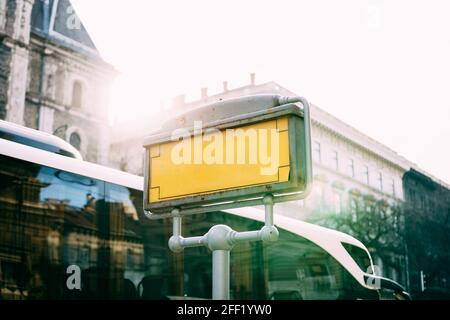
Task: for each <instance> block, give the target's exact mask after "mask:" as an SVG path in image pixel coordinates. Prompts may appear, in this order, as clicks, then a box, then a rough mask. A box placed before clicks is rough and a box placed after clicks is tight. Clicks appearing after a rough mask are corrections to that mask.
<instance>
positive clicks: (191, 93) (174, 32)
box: [71, 0, 450, 184]
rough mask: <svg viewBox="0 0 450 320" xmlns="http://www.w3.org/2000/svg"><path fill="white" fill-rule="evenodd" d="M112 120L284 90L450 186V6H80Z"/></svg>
mask: <svg viewBox="0 0 450 320" xmlns="http://www.w3.org/2000/svg"><path fill="white" fill-rule="evenodd" d="M71 2H72V4H73V6H74V8H75V10H76V11H77V12H78V15H79V16H80V18H81V20H82V22H83V24H84V25H85V27H86V28H87V30H88V32H89V33H90V35H91V37H92V39H93V41H94V42H95V44H96V46H97V48H98V49H99V51H100V54H101V55H102V57H103V58H104V59H105V60H106V61H108V62H109V63H111V64H113V65H114V66H115V67H116V69H117V70H118V71H119V72H120V74H119V76H118V77H117V78H116V80H115V82H114V85H113V89H112V93H111V98H110V100H111V102H110V108H111V114H112V118H113V119H115V121H125V120H128V119H133V118H136V117H139V116H145V115H146V116H148V115H151V114H152V113H155V112H157V111H158V110H160V108H161V106H163V107H164V106H168V105H170V101H171V99H172V98H173V97H174V96H176V95H179V94H185V95H186V99H187V100H188V101H189V100H197V99H198V98H199V97H200V88H202V87H208V93H209V94H214V93H218V92H220V91H221V88H222V82H223V81H225V80H226V81H228V86H229V88H230V89H232V88H236V87H240V86H242V85H246V84H248V83H249V74H250V73H255V74H256V83H264V82H267V81H275V82H277V83H279V84H280V85H282V86H283V87H285V88H287V89H289V90H291V91H293V92H295V93H298V94H300V95H302V96H304V97H306V98H307V99H308V100H309V101H310V102H312V103H313V104H315V105H317V106H319V107H320V108H322V109H324V110H326V111H327V112H329V113H331V114H333V115H334V116H336V117H337V118H339V119H341V120H343V121H344V122H346V123H348V124H349V125H351V126H353V127H355V128H356V129H358V130H360V131H362V132H363V133H365V134H366V135H368V136H370V137H372V138H374V139H376V140H378V141H379V142H381V143H383V144H385V145H386V146H388V147H389V148H391V149H393V150H394V151H396V152H398V153H399V154H400V155H402V156H404V157H405V158H407V159H408V160H410V161H412V162H414V163H416V164H417V165H418V166H419V167H421V168H422V169H424V170H425V171H427V172H429V173H430V174H432V175H434V176H436V177H437V178H439V179H441V180H443V181H445V182H446V183H448V184H450V148H449V147H450V142H449V140H450V90H449V89H450V1H447V0H440V1H439V0H428V1H425V0H423V1H413V0H409V1H408V0H403V1H402V0H390V1H388V0H385V1H383V0H341V1H332V0H314V1H313V0H310V1H300V0H292V1H287V0H274V1H264V0H257V1H252V0H246V1H243V0H237V1H236V0H224V1H215V0H189V1H188V0H184V1H180V0H178V1H175V0H161V1H160V0H151V1H149V0H127V1H119V0H72V1H71Z"/></svg>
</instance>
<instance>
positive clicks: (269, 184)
mask: <svg viewBox="0 0 450 320" xmlns="http://www.w3.org/2000/svg"><path fill="white" fill-rule="evenodd" d="M144 147H145V166H144V175H145V185H144V190H145V192H144V210H145V211H146V212H147V213H148V214H149V216H152V214H154V213H156V214H157V215H156V216H158V218H161V217H164V216H167V215H169V214H177V212H178V213H179V214H192V213H199V212H209V211H214V210H222V209H224V208H236V207H242V206H248V205H259V204H263V199H264V198H267V197H265V196H266V195H271V196H272V198H273V202H274V203H277V202H283V201H290V200H298V199H303V198H304V197H305V196H306V195H307V194H308V192H309V190H310V188H309V187H310V182H311V180H312V170H311V144H310V118H309V104H308V102H307V101H306V100H304V99H303V98H301V97H281V96H278V95H259V96H248V97H242V98H236V99H230V100H224V101H218V102H216V103H212V104H210V105H205V106H203V107H199V108H195V109H192V110H190V111H188V112H186V113H184V114H180V115H178V116H176V117H173V118H172V119H169V120H168V121H167V122H165V123H164V124H163V126H162V128H161V129H160V130H158V131H156V132H154V133H153V134H152V135H150V136H149V137H147V138H146V139H145V141H144ZM156 216H154V217H156Z"/></svg>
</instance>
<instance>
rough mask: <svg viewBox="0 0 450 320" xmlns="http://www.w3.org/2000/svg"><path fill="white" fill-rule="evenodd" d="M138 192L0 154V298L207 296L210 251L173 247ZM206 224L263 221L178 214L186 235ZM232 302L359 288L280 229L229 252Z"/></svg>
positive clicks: (348, 294) (341, 294)
mask: <svg viewBox="0 0 450 320" xmlns="http://www.w3.org/2000/svg"><path fill="white" fill-rule="evenodd" d="M142 203H143V201H142V191H140V190H134V189H130V188H127V187H124V186H120V185H115V184H112V183H108V182H104V181H100V180H97V179H92V178H89V177H84V176H81V175H77V174H74V173H70V172H66V171H63V170H58V169H54V168H49V167H45V166H41V165H38V164H34V163H31V162H26V161H22V160H18V159H13V158H10V157H7V156H3V155H1V156H0V295H1V297H0V298H1V299H167V298H175V297H192V298H206V299H210V298H211V289H212V288H211V283H212V274H211V269H212V268H211V262H212V261H211V260H212V258H211V252H210V251H209V250H208V249H207V248H205V247H198V248H189V249H186V250H185V251H184V252H182V253H173V252H171V251H170V250H169V248H168V246H167V242H168V240H169V237H170V236H171V234H172V221H171V220H170V219H163V220H156V221H155V220H149V219H147V218H146V217H144V213H143V209H142ZM215 224H226V225H229V226H230V227H231V228H233V229H234V230H236V231H247V230H257V229H260V228H261V226H262V223H261V222H259V221H255V220H251V219H247V218H244V217H240V216H237V215H232V214H229V213H225V212H211V213H204V214H198V215H193V216H188V217H186V218H185V219H183V229H184V231H183V235H184V236H185V237H189V236H198V235H202V234H205V233H206V232H207V231H208V230H209V229H210V228H211V226H213V225H215ZM230 268H231V273H230V279H231V282H230V289H231V290H230V291H231V297H232V298H234V299H357V298H371V297H372V296H371V293H374V294H375V293H376V292H375V291H373V290H367V289H365V288H363V287H362V286H360V285H359V283H357V282H356V280H355V279H354V278H353V277H352V276H351V275H350V274H349V273H348V272H347V271H346V270H345V269H344V268H343V267H342V266H341V265H340V264H339V263H338V262H337V261H336V260H335V259H334V258H333V257H331V256H330V255H329V254H328V253H327V252H325V251H324V250H322V249H321V248H319V247H318V246H317V245H315V244H313V243H311V242H310V241H308V240H306V239H304V238H302V237H300V236H298V235H295V234H293V233H290V232H287V231H284V230H280V238H279V240H278V241H277V242H274V243H271V244H263V243H262V242H261V241H256V242H247V243H241V244H238V245H236V246H235V248H234V249H233V250H232V252H231V266H230Z"/></svg>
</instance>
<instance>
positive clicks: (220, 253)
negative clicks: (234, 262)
mask: <svg viewBox="0 0 450 320" xmlns="http://www.w3.org/2000/svg"><path fill="white" fill-rule="evenodd" d="M212 254H213V274H212V278H213V288H212V293H213V294H212V296H213V297H212V298H213V300H229V299H230V250H214V251H213V253H212Z"/></svg>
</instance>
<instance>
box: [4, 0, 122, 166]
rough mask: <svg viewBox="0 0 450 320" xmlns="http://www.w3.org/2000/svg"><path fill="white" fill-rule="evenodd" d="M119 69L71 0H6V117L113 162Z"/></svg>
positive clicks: (87, 157) (96, 159) (89, 157)
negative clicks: (112, 103) (111, 101)
mask: <svg viewBox="0 0 450 320" xmlns="http://www.w3.org/2000/svg"><path fill="white" fill-rule="evenodd" d="M115 74H116V71H115V70H114V68H113V67H112V66H111V65H109V64H107V63H106V62H105V61H103V59H102V58H101V57H100V55H99V52H98V51H97V49H96V47H95V45H94V43H93V42H92V40H91V38H90V37H89V34H88V33H87V31H86V29H85V28H84V26H83V24H82V23H81V21H80V20H79V18H78V16H77V15H76V13H75V11H74V9H73V8H72V6H71V4H70V2H69V1H68V0H14V1H13V0H0V119H4V120H7V121H11V122H15V123H18V124H21V125H25V126H27V127H30V128H34V129H39V130H42V131H45V132H49V133H51V134H55V135H57V136H59V137H61V138H63V139H64V140H66V141H68V142H70V143H71V144H72V145H74V146H75V147H76V148H78V149H79V150H80V151H81V153H82V155H83V157H84V158H85V160H87V161H91V162H96V163H101V164H106V163H107V159H108V151H109V148H108V146H109V129H108V110H107V108H108V101H107V98H108V95H109V94H108V91H109V88H110V84H111V80H112V79H113V77H114V75H115Z"/></svg>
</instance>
